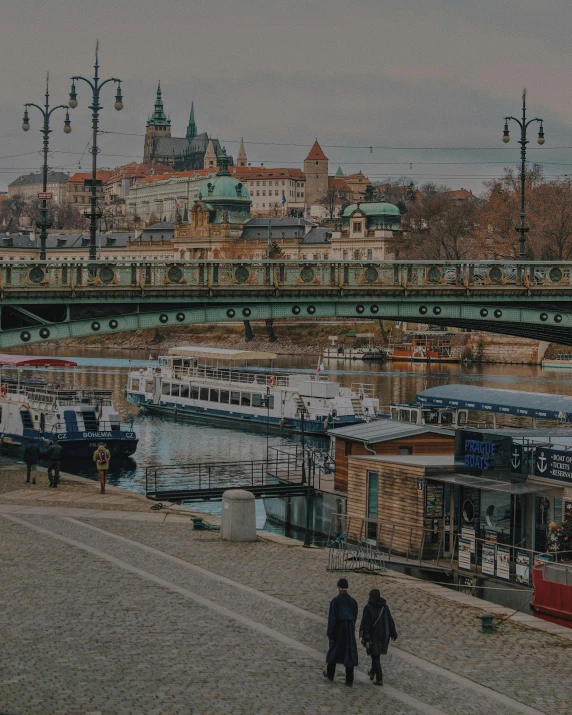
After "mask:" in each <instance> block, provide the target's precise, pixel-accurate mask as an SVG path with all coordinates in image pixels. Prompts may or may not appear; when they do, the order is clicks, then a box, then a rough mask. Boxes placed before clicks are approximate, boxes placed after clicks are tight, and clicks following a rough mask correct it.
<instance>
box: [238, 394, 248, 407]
mask: <svg viewBox="0 0 572 715" xmlns="http://www.w3.org/2000/svg"><path fill="white" fill-rule="evenodd" d="M240 404H241V406H242V407H250V392H241V393H240Z"/></svg>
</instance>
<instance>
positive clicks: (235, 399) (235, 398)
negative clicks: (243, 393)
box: [230, 392, 240, 405]
mask: <svg viewBox="0 0 572 715" xmlns="http://www.w3.org/2000/svg"><path fill="white" fill-rule="evenodd" d="M230 404H231V405H240V392H231V393H230Z"/></svg>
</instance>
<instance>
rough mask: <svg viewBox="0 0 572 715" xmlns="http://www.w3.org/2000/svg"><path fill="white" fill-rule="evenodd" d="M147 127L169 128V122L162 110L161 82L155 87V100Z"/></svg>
mask: <svg viewBox="0 0 572 715" xmlns="http://www.w3.org/2000/svg"><path fill="white" fill-rule="evenodd" d="M147 126H148V127H160V126H162V127H167V126H171V120H170V119H168V117H167V115H166V114H165V110H164V108H163V96H162V94H161V81H160V80H159V84H158V85H157V97H156V98H155V110H154V112H153V114H152V115H151V116H150V117H149V119H148V120H147Z"/></svg>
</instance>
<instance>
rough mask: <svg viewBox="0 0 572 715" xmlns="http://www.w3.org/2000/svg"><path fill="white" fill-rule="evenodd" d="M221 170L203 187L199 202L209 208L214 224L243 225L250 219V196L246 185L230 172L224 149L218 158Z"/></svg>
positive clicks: (200, 191)
mask: <svg viewBox="0 0 572 715" xmlns="http://www.w3.org/2000/svg"><path fill="white" fill-rule="evenodd" d="M218 164H219V167H220V168H219V170H218V171H217V173H216V175H215V176H212V177H211V178H210V179H207V180H206V181H205V183H204V184H203V185H202V186H201V188H200V190H199V194H198V200H199V201H204V202H205V204H206V205H207V206H208V207H209V211H210V212H211V216H212V223H231V224H243V223H245V222H246V221H248V220H249V219H250V205H251V203H252V201H251V200H250V194H249V192H248V189H247V188H246V185H245V184H243V182H242V181H239V180H238V179H234V178H233V177H232V176H231V175H230V172H229V170H228V164H229V158H228V156H227V155H226V152H225V151H224V149H223V150H222V153H221V154H220V155H219V157H218Z"/></svg>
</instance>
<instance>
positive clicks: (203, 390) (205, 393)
mask: <svg viewBox="0 0 572 715" xmlns="http://www.w3.org/2000/svg"><path fill="white" fill-rule="evenodd" d="M200 396H201V397H200V399H201V400H204V401H205V402H208V399H209V388H208V387H201V390H200Z"/></svg>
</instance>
